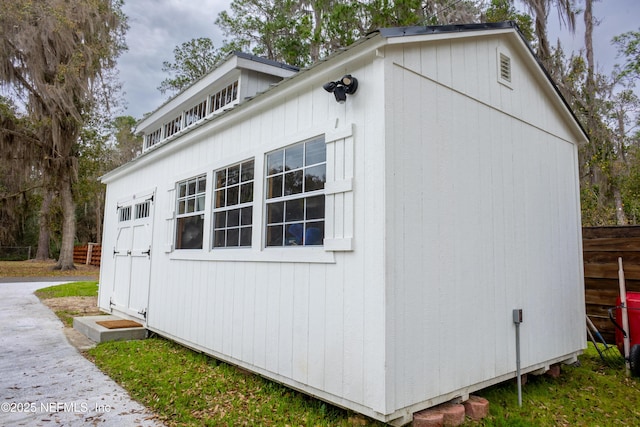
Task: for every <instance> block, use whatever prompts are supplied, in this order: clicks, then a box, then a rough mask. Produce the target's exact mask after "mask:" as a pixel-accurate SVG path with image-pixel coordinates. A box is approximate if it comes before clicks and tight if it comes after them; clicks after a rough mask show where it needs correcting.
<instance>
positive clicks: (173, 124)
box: [164, 114, 182, 138]
mask: <svg viewBox="0 0 640 427" xmlns="http://www.w3.org/2000/svg"><path fill="white" fill-rule="evenodd" d="M180 129H182V114H180V115H179V116H178V117H176V118H175V119H173V120H171V121H170V122H169V123H165V125H164V137H165V138H169V137H170V136H171V135H173V134H174V133H176V132H179V131H180Z"/></svg>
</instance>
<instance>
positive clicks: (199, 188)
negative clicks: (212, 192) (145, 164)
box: [176, 175, 207, 249]
mask: <svg viewBox="0 0 640 427" xmlns="http://www.w3.org/2000/svg"><path fill="white" fill-rule="evenodd" d="M206 191H207V176H206V175H200V176H197V177H195V178H190V179H187V180H184V181H181V182H179V183H178V198H177V204H178V209H177V214H176V217H177V218H176V219H177V221H176V249H202V235H203V229H204V203H205V193H206Z"/></svg>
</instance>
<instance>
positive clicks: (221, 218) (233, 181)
mask: <svg viewBox="0 0 640 427" xmlns="http://www.w3.org/2000/svg"><path fill="white" fill-rule="evenodd" d="M214 180H215V190H214V198H213V199H214V204H213V248H214V249H215V248H235V247H246V246H251V230H252V224H253V183H254V161H253V159H252V160H247V161H245V162H242V163H238V164H236V165H233V166H229V167H227V168H224V169H220V170H217V171H216V172H215V175H214Z"/></svg>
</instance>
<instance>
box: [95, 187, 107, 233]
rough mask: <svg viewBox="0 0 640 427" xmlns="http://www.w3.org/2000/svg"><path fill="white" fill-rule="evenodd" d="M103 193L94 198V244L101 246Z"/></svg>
mask: <svg viewBox="0 0 640 427" xmlns="http://www.w3.org/2000/svg"><path fill="white" fill-rule="evenodd" d="M104 197H105V195H104V191H100V193H99V194H98V196H97V197H96V243H97V244H99V245H101V244H102V221H103V218H102V215H103V214H104Z"/></svg>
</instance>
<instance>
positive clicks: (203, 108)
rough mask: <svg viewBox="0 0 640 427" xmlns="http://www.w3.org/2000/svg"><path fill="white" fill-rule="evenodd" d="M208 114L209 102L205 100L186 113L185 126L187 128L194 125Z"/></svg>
mask: <svg viewBox="0 0 640 427" xmlns="http://www.w3.org/2000/svg"><path fill="white" fill-rule="evenodd" d="M206 113H207V100H204V101H202V102H200V103H198V104H197V105H195V106H193V107H192V108H190V109H188V110H187V111H185V113H184V124H185V126H189V125H192V124H193V123H196V122H197V121H199V120H201V119H203V118H204V116H205V115H206Z"/></svg>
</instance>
